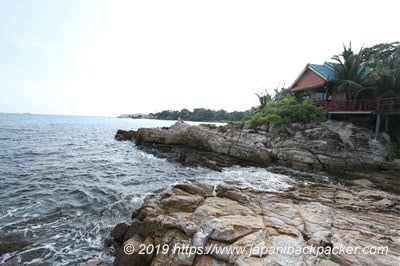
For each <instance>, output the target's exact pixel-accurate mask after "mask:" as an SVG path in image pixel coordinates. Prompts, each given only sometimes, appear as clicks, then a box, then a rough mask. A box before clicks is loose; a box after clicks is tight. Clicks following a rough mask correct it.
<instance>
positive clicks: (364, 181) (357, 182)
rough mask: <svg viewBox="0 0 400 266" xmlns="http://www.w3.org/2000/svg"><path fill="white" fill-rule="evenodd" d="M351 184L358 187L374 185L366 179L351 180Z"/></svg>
mask: <svg viewBox="0 0 400 266" xmlns="http://www.w3.org/2000/svg"><path fill="white" fill-rule="evenodd" d="M352 183H353V185H355V186H360V187H374V183H372V182H371V181H370V180H368V179H357V180H353V181H352Z"/></svg>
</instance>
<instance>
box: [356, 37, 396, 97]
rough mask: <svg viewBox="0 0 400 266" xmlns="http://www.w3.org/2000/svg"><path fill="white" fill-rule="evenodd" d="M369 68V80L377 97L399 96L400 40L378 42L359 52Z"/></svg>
mask: <svg viewBox="0 0 400 266" xmlns="http://www.w3.org/2000/svg"><path fill="white" fill-rule="evenodd" d="M360 56H361V57H362V58H363V64H364V65H365V66H367V67H369V68H371V69H372V70H373V71H372V75H371V81H372V83H373V85H374V87H375V90H376V96H377V97H378V98H386V97H396V96H400V42H393V43H380V44H377V45H374V46H372V47H370V48H365V49H363V50H362V51H361V52H360Z"/></svg>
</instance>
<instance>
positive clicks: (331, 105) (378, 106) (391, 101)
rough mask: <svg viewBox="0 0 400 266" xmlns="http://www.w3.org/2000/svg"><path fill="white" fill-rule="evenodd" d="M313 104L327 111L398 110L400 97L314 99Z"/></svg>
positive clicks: (399, 109) (399, 108)
mask: <svg viewBox="0 0 400 266" xmlns="http://www.w3.org/2000/svg"><path fill="white" fill-rule="evenodd" d="M313 103H314V104H315V105H317V106H320V107H322V108H323V109H325V111H327V112H389V113H390V112H397V111H400V97H395V98H384V99H374V100H361V101H341V102H332V101H314V102H313Z"/></svg>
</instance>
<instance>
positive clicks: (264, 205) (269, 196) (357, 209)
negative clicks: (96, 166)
mask: <svg viewBox="0 0 400 266" xmlns="http://www.w3.org/2000/svg"><path fill="white" fill-rule="evenodd" d="M135 216H136V218H134V219H133V221H132V223H131V224H130V225H129V228H128V229H127V230H126V233H125V234H126V235H127V236H124V237H122V238H121V237H120V236H119V234H116V232H121V231H123V229H125V226H123V225H121V224H119V225H117V227H118V229H115V230H114V231H113V232H114V234H115V235H117V236H118V239H115V241H119V242H118V243H119V247H118V250H117V258H116V260H115V263H116V265H394V264H395V262H399V261H400V228H399V225H398V221H399V216H400V196H397V195H393V194H390V193H386V192H383V191H379V190H376V189H369V188H362V187H355V186H354V187H350V188H349V187H341V186H335V185H323V184H313V183H310V184H307V183H302V182H300V181H293V184H292V187H291V188H290V189H289V190H287V191H285V192H280V193H278V192H266V191H258V190H251V189H243V188H242V189H240V188H235V187H230V186H222V185H220V186H217V187H214V186H212V185H207V184H181V185H177V186H175V187H174V188H172V189H169V190H167V191H165V192H163V193H162V194H159V195H157V196H154V197H152V198H150V199H148V200H147V201H146V202H145V203H144V205H143V206H142V207H141V208H140V210H139V211H138V212H137V214H136V215H135ZM121 239H124V240H121ZM127 246H128V247H129V246H130V247H134V249H135V252H132V254H127V252H124V248H125V247H127ZM143 247H144V248H146V247H147V248H149V247H150V249H148V250H147V251H148V252H142V253H144V254H139V253H140V252H139V251H140V250H141V248H143ZM154 247H159V249H158V251H157V249H154ZM161 247H164V249H162V248H161ZM378 247H379V248H381V247H382V250H380V251H379V252H383V253H384V254H377V252H378V250H377V248H378ZM295 249H296V250H300V251H301V250H303V251H304V252H295V251H294V250H295ZM351 249H353V251H354V249H356V252H350V250H351ZM151 250H152V251H151ZM149 251H151V252H149ZM367 251H371V252H370V253H371V254H363V253H364V252H367ZM386 251H387V252H386ZM128 253H129V252H128ZM317 253H318V254H317ZM353 253H354V254H353ZM374 253H375V254H374Z"/></svg>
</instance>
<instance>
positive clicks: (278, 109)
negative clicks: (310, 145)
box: [242, 95, 326, 127]
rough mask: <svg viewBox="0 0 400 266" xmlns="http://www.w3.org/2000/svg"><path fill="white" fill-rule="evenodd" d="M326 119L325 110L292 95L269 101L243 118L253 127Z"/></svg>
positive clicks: (243, 121)
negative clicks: (298, 99) (299, 100)
mask: <svg viewBox="0 0 400 266" xmlns="http://www.w3.org/2000/svg"><path fill="white" fill-rule="evenodd" d="M325 119H326V115H325V111H324V110H323V109H321V108H319V107H316V106H315V105H313V104H312V103H311V102H310V101H308V100H303V101H301V102H298V101H297V100H296V99H295V98H294V97H293V96H292V95H286V96H285V97H283V98H282V99H279V100H277V101H269V102H267V103H266V104H265V106H263V107H261V106H260V108H259V109H258V110H257V111H254V112H253V113H252V114H251V115H248V116H246V117H245V118H244V119H243V120H242V124H244V123H245V122H250V125H251V126H252V127H255V126H259V125H263V124H267V123H268V124H272V125H274V126H278V125H282V124H287V123H295V122H297V123H311V122H321V121H324V120H325Z"/></svg>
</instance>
